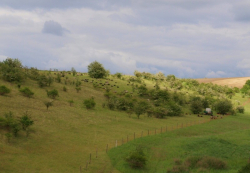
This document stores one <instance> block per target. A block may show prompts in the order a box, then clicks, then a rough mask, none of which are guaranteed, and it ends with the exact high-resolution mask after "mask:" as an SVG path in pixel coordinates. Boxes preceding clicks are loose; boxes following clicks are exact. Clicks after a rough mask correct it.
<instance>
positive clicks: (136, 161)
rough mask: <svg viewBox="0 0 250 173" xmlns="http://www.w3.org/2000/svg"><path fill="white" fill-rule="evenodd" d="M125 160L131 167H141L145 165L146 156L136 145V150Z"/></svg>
mask: <svg viewBox="0 0 250 173" xmlns="http://www.w3.org/2000/svg"><path fill="white" fill-rule="evenodd" d="M126 161H127V163H128V164H129V166H130V167H131V168H137V169H141V168H144V167H145V166H146V162H147V158H146V155H145V153H144V152H143V150H142V148H141V147H136V150H135V151H133V152H131V153H130V154H129V156H128V157H127V158H126Z"/></svg>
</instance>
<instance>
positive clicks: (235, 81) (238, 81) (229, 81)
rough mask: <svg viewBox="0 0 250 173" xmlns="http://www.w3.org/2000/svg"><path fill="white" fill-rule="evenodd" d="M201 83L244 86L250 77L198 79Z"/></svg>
mask: <svg viewBox="0 0 250 173" xmlns="http://www.w3.org/2000/svg"><path fill="white" fill-rule="evenodd" d="M196 80H197V81H198V82H199V83H210V82H211V83H213V84H217V85H222V86H225V85H227V86H231V87H238V88H242V87H243V85H244V84H245V83H246V81H247V80H250V77H233V78H202V79H196Z"/></svg>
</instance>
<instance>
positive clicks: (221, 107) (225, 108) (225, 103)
mask: <svg viewBox="0 0 250 173" xmlns="http://www.w3.org/2000/svg"><path fill="white" fill-rule="evenodd" d="M232 107H233V105H232V103H231V101H230V100H227V99H221V100H218V101H217V102H215V104H214V108H215V110H217V111H218V113H220V114H223V115H225V114H226V113H227V112H229V111H230V110H231V109H232Z"/></svg>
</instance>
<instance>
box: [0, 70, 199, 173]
mask: <svg viewBox="0 0 250 173" xmlns="http://www.w3.org/2000/svg"><path fill="white" fill-rule="evenodd" d="M42 73H43V72H42ZM45 73H48V72H45ZM52 75H54V76H56V74H53V73H52ZM66 77H68V80H70V81H71V82H72V81H74V80H76V79H75V77H73V76H72V75H70V74H66V76H65V77H64V78H62V81H61V83H57V82H54V83H53V84H52V85H51V86H50V87H45V88H40V87H39V86H38V84H37V81H34V80H30V79H27V80H26V81H25V82H24V83H23V84H22V85H21V88H23V87H29V88H30V89H31V90H32V91H33V92H34V93H35V94H34V96H33V98H27V97H24V96H23V95H22V94H21V93H20V92H19V89H18V87H17V85H16V84H15V83H9V82H5V81H3V80H0V85H5V86H7V87H8V88H10V89H11V93H10V94H8V95H6V96H0V102H1V105H0V106H1V109H0V115H1V116H3V115H4V114H5V113H6V112H9V111H12V112H13V114H14V116H15V117H20V116H22V115H23V114H24V113H25V112H26V111H28V113H29V115H30V116H31V118H32V119H33V120H34V125H33V126H31V133H30V135H29V136H28V137H26V135H25V133H24V132H21V133H20V134H19V135H18V137H17V138H15V137H13V138H11V140H10V143H8V142H7V139H6V137H5V133H6V130H5V129H1V130H0V132H1V141H0V148H1V150H0V151H1V157H0V158H1V163H0V169H1V171H2V172H6V173H9V172H27V173H28V172H32V173H33V172H78V171H79V169H80V166H81V167H85V166H86V162H87V161H88V160H89V154H90V153H92V155H94V153H96V149H97V150H98V158H97V159H96V158H92V159H93V160H92V163H91V164H90V165H89V166H88V171H89V172H110V171H114V169H115V168H113V166H112V165H111V162H110V161H109V158H108V156H107V155H106V152H105V150H106V146H107V144H109V148H111V147H114V146H115V143H116V140H118V145H119V144H121V142H122V138H123V139H124V142H125V139H127V137H128V138H129V140H131V139H133V136H134V133H135V134H136V137H139V136H141V132H142V131H144V133H146V131H147V130H150V131H151V133H154V131H155V129H158V133H159V129H160V128H161V127H166V126H168V127H171V126H176V125H177V123H179V125H180V124H182V123H184V124H185V123H187V122H188V123H189V122H194V121H197V120H200V118H198V117H197V116H194V115H186V116H182V117H172V118H164V119H157V118H152V117H147V116H146V115H143V116H141V117H140V119H137V117H136V115H135V114H132V115H131V117H129V116H128V114H127V113H125V112H122V111H111V110H109V109H107V108H103V107H102V103H104V102H105V101H106V100H105V97H104V90H103V89H102V88H93V84H92V83H90V82H83V81H82V84H81V91H79V93H77V92H76V90H75V85H73V84H72V85H69V83H68V84H67V85H65V84H64V83H65V82H64V80H65V79H66ZM87 78H89V77H88V76H87V75H83V76H78V79H79V80H82V79H87ZM95 81H97V82H104V80H95ZM115 82H117V83H115ZM110 83H112V84H117V85H119V88H116V89H112V92H114V91H117V92H120V91H123V90H128V91H129V92H130V91H131V92H132V89H131V86H129V85H127V81H126V80H120V79H116V78H114V79H113V81H110ZM147 84H148V87H150V86H151V87H153V85H154V83H153V82H150V81H147ZM64 86H66V88H67V89H68V90H67V92H64V91H63V87H64ZM52 89H57V90H58V91H59V97H58V98H56V99H55V100H54V101H53V106H52V107H49V109H48V111H47V109H46V107H45V105H44V101H48V100H51V99H49V98H48V97H47V94H46V90H52ZM90 97H94V99H95V101H96V103H97V105H96V107H95V109H94V110H87V109H86V108H85V107H84V106H83V100H84V99H87V98H90ZM71 99H73V100H74V104H73V106H70V105H69V103H68V100H71ZM92 157H95V156H92Z"/></svg>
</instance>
